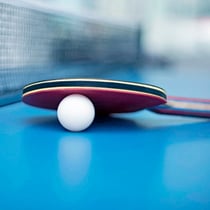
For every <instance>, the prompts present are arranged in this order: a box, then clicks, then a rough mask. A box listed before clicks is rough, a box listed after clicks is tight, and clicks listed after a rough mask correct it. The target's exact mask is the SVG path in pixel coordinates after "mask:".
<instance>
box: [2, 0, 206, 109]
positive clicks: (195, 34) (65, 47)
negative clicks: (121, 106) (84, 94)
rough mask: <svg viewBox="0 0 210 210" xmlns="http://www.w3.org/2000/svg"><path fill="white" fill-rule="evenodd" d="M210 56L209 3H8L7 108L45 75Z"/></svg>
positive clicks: (202, 61)
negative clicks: (25, 88) (32, 83)
mask: <svg viewBox="0 0 210 210" xmlns="http://www.w3.org/2000/svg"><path fill="white" fill-rule="evenodd" d="M209 57H210V1H209V0H202V1H199V0H185V1H183V0H156V1H154V0H147V1H143V0H115V1H108V0H77V1H73V0H25V1H24V0H7V1H6V0H0V98H1V99H2V100H1V101H0V105H1V104H3V102H2V101H4V103H5V101H7V102H10V101H11V100H18V99H20V94H21V90H22V87H23V86H24V85H25V84H28V83H30V82H33V81H37V80H42V79H53V78H62V77H81V76H82V77H88V76H90V77H103V75H104V74H105V73H106V72H107V71H115V70H117V69H120V68H119V66H135V67H136V68H138V69H141V68H142V66H148V65H149V66H160V67H161V68H163V69H164V67H165V66H168V65H177V64H181V65H185V66H187V67H189V69H190V68H191V67H192V68H193V67H195V66H197V67H201V66H202V67H204V68H208V66H209V64H210V59H209ZM14 96H16V97H14Z"/></svg>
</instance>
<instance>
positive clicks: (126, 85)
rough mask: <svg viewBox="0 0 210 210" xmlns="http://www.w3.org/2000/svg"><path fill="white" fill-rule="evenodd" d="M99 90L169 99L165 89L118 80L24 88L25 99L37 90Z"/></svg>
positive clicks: (43, 83)
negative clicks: (130, 92) (132, 92)
mask: <svg viewBox="0 0 210 210" xmlns="http://www.w3.org/2000/svg"><path fill="white" fill-rule="evenodd" d="M70 87H72V88H73V87H77V88H98V89H110V90H111V89H112V90H114V89H116V90H125V91H134V92H141V93H142V92H143V93H147V94H152V95H157V96H160V97H162V98H164V99H166V98H167V96H166V92H165V90H164V89H162V88H160V87H157V86H154V85H148V84H143V83H135V82H126V81H118V80H103V79H89V78H88V79H82V78H81V79H58V80H44V81H40V82H35V83H31V84H29V85H26V86H25V87H24V88H23V97H24V96H25V95H26V94H28V93H32V92H34V91H36V90H42V89H45V90H46V88H48V89H51V88H53V89H55V88H70Z"/></svg>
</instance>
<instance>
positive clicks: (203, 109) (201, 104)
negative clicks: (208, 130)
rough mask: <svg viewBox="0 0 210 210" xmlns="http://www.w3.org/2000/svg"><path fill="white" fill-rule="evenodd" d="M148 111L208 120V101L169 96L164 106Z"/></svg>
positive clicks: (209, 116)
mask: <svg viewBox="0 0 210 210" xmlns="http://www.w3.org/2000/svg"><path fill="white" fill-rule="evenodd" d="M150 110H151V111H153V112H156V113H160V114H169V115H184V116H192V117H203V118H210V100H208V99H197V98H184V97H175V96H169V97H168V98H167V103H166V104H163V105H159V106H156V107H152V108H151V109H150Z"/></svg>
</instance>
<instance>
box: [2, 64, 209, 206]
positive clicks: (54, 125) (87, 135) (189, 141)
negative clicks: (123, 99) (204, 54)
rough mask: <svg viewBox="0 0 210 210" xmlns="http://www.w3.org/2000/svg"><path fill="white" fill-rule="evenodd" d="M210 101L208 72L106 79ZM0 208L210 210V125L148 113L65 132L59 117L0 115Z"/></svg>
mask: <svg viewBox="0 0 210 210" xmlns="http://www.w3.org/2000/svg"><path fill="white" fill-rule="evenodd" d="M105 77H106V78H110V79H123V80H129V81H137V82H145V83H151V84H154V85H158V86H160V87H162V88H164V89H166V91H167V93H168V94H169V95H177V96H188V97H200V98H210V82H209V71H208V69H206V68H200V69H198V68H196V67H195V66H194V67H193V68H192V69H186V68H185V67H178V66H171V67H165V68H164V69H161V68H156V67H147V68H146V67H144V68H140V67H132V68H129V67H126V68H125V69H123V70H120V71H111V72H109V73H107V75H106V76H104V77H103V78H105ZM0 116H1V117H0V209H2V210H7V209H30V210H32V209H86V210H87V209H152V210H154V209H161V210H164V209H167V210H169V209H170V210H175V209H184V210H186V209H187V210H207V209H210V120H208V119H201V118H192V117H180V116H167V115H158V114H155V113H151V112H149V111H147V110H143V111H139V112H136V113H129V114H118V115H114V116H111V117H108V118H105V119H97V120H96V121H95V122H94V124H93V125H92V126H91V127H90V128H89V129H88V130H86V131H84V132H75V133H74V132H68V131H66V130H64V129H63V128H62V127H61V126H60V124H59V123H58V121H57V118H56V112H55V111H50V110H44V109H38V108H34V107H30V106H27V105H25V104H23V103H22V102H18V103H14V104H10V105H5V106H2V107H1V108H0Z"/></svg>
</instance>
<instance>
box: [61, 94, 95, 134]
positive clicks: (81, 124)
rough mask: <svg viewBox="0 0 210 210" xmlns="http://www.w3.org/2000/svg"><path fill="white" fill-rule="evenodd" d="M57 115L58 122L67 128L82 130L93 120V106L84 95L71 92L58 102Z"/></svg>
mask: <svg viewBox="0 0 210 210" xmlns="http://www.w3.org/2000/svg"><path fill="white" fill-rule="evenodd" d="M57 116H58V120H59V122H60V124H61V125H62V126H63V127H64V128H66V129H67V130H70V131H82V130H85V129H86V128H88V127H89V126H90V125H91V123H92V122H93V120H94V118H95V108H94V105H93V103H92V102H91V101H90V99H89V98H87V97H86V96H83V95H79V94H73V95H70V96H67V97H65V98H64V99H63V100H62V101H61V102H60V104H59V106H58V109H57Z"/></svg>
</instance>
